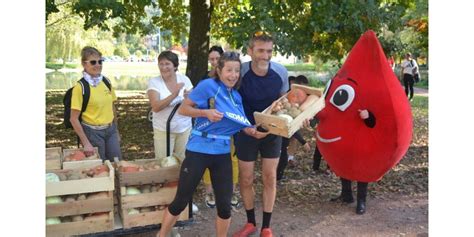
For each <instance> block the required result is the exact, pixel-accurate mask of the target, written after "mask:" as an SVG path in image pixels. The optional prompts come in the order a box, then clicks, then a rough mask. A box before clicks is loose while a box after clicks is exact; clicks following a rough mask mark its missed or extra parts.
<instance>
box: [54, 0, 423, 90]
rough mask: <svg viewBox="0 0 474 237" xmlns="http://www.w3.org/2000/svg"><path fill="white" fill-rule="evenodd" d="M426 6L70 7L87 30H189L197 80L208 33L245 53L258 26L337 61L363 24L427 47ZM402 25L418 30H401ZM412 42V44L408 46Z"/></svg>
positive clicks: (396, 44)
mask: <svg viewBox="0 0 474 237" xmlns="http://www.w3.org/2000/svg"><path fill="white" fill-rule="evenodd" d="M48 4H49V5H48ZM187 4H189V5H187ZM53 5H54V3H53V4H51V3H50V1H48V2H47V6H48V7H47V13H46V16H48V14H49V12H48V11H54V9H55V8H54V7H55V6H53ZM56 6H57V5H56ZM427 7H428V6H427V0H339V1H330V0H228V1H225V0H211V1H206V0H189V1H184V0H173V1H169V0H157V1H156V0H153V1H152V0H136V1H86V0H78V1H74V4H73V13H74V14H76V15H79V16H80V17H81V18H82V19H83V20H84V27H85V29H89V28H92V27H93V26H98V27H99V28H100V29H105V30H113V32H114V35H115V36H118V35H119V34H120V33H122V32H126V33H129V34H136V33H139V34H142V35H143V34H148V33H150V32H152V31H153V29H154V27H155V28H156V27H160V28H161V29H162V31H166V30H169V31H170V32H171V36H172V39H173V42H179V41H180V40H181V39H182V37H183V36H184V35H185V32H189V48H188V68H187V70H186V74H187V75H188V76H189V77H190V78H191V80H192V81H193V83H194V84H196V83H197V82H198V80H199V78H201V76H202V74H203V73H204V72H205V70H206V68H207V50H208V47H209V34H211V35H212V36H213V37H214V38H216V39H220V38H224V39H225V40H226V41H227V42H228V43H230V45H231V46H232V47H234V48H242V49H243V51H244V52H245V48H246V45H247V41H248V39H249V37H250V36H251V34H252V33H253V32H255V31H257V30H263V31H266V32H268V33H270V34H271V35H272V36H274V38H275V40H276V44H275V50H276V51H278V52H280V53H283V54H287V55H289V54H295V55H297V56H301V57H304V56H307V55H317V57H320V58H321V60H323V61H327V60H329V59H335V60H341V59H342V58H343V57H344V56H345V55H347V53H348V51H349V50H350V49H351V47H352V46H353V45H354V43H355V42H356V41H357V39H358V38H359V37H360V35H361V34H362V33H364V32H365V31H367V30H369V29H371V30H374V31H375V32H376V33H377V34H378V35H379V37H380V38H383V40H385V41H384V42H387V44H390V45H389V46H387V47H386V48H387V49H390V50H392V51H395V50H399V48H403V47H404V46H405V45H406V44H407V43H404V42H403V40H402V39H403V37H405V39H406V40H405V41H410V44H412V45H416V46H413V47H417V48H419V49H420V50H425V49H424V48H423V47H424V46H426V48H427V39H428V35H427V20H428V18H427ZM48 9H51V10H48ZM188 16H189V17H188ZM107 19H113V20H115V21H116V22H115V23H116V24H112V23H111V22H110V21H107ZM188 27H189V29H188ZM404 30H406V34H408V35H410V33H409V30H411V31H412V32H413V33H415V32H416V36H412V35H410V37H408V36H405V35H406V34H405V33H403V32H402V31H404ZM387 32H392V33H393V34H392V35H390V34H388V33H387ZM413 37H414V39H413ZM414 40H416V41H417V42H418V43H416V44H413V41H414ZM136 50H139V49H138V48H133V49H130V51H131V52H135V51H136Z"/></svg>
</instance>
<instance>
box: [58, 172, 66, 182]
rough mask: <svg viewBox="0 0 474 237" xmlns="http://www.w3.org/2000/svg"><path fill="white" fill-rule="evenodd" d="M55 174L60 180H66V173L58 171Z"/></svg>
mask: <svg viewBox="0 0 474 237" xmlns="http://www.w3.org/2000/svg"><path fill="white" fill-rule="evenodd" d="M57 175H58V177H59V180H60V181H66V180H67V176H66V174H64V173H58V174H57Z"/></svg>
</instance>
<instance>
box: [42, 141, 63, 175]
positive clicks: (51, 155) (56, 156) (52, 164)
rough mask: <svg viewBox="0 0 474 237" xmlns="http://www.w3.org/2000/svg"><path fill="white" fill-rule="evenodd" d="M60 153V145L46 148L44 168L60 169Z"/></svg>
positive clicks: (61, 153)
mask: <svg viewBox="0 0 474 237" xmlns="http://www.w3.org/2000/svg"><path fill="white" fill-rule="evenodd" d="M62 155H63V151H62V148H61V147H50V148H46V162H45V163H46V170H58V169H61V161H62Z"/></svg>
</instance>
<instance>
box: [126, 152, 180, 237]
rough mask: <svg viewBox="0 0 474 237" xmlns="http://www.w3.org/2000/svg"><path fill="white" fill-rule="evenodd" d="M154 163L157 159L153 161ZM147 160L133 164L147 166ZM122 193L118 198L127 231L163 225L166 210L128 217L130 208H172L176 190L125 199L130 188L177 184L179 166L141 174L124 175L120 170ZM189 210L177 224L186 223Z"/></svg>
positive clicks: (164, 190)
mask: <svg viewBox="0 0 474 237" xmlns="http://www.w3.org/2000/svg"><path fill="white" fill-rule="evenodd" d="M152 160H154V159H152ZM150 161H151V159H148V160H136V161H133V162H132V163H135V164H139V165H142V164H145V163H146V162H150ZM117 174H118V180H119V185H118V186H119V187H120V192H119V195H118V198H119V214H120V217H121V219H122V224H123V228H124V229H129V228H132V227H137V226H147V225H156V224H160V223H161V220H162V218H163V214H164V209H163V210H155V211H150V212H145V213H139V214H132V215H130V214H128V210H129V209H131V208H142V207H150V206H166V205H168V204H170V203H171V202H172V201H173V199H174V197H175V195H176V191H177V186H173V187H162V188H160V189H159V190H158V191H157V192H150V193H141V194H137V195H126V187H127V186H137V185H144V184H166V183H170V182H177V181H178V179H179V166H173V167H166V168H160V169H157V170H146V171H140V172H128V173H124V172H121V171H120V170H117ZM188 214H189V210H188V207H187V208H186V209H185V210H184V211H183V212H182V213H181V215H180V217H179V219H178V220H187V219H188V218H189V216H188Z"/></svg>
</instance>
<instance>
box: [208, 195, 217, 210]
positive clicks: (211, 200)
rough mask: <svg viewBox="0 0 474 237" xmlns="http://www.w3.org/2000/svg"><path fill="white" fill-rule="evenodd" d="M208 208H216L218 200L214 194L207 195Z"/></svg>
mask: <svg viewBox="0 0 474 237" xmlns="http://www.w3.org/2000/svg"><path fill="white" fill-rule="evenodd" d="M205 202H206V206H207V207H209V208H214V207H216V199H215V198H214V193H213V192H211V193H206V198H205Z"/></svg>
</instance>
